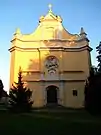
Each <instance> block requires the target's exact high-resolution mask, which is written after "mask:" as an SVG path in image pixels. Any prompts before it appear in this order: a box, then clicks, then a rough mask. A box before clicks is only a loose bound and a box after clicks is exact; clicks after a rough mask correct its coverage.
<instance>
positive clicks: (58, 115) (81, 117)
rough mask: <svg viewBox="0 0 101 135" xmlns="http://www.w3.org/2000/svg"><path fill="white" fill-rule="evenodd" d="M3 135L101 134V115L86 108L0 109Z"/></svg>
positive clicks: (0, 130)
mask: <svg viewBox="0 0 101 135" xmlns="http://www.w3.org/2000/svg"><path fill="white" fill-rule="evenodd" d="M0 121H1V122H0V134H1V133H2V134H3V135H7V134H10V135H30V134H33V135H74V134H77V135H80V134H82V135H99V134H101V117H97V116H92V115H90V114H89V113H87V112H86V111H84V110H61V111H60V110H51V111H50V110H48V109H47V110H41V111H40V110H37V111H34V112H33V113H30V114H27V113H23V114H11V113H9V112H4V111H0Z"/></svg>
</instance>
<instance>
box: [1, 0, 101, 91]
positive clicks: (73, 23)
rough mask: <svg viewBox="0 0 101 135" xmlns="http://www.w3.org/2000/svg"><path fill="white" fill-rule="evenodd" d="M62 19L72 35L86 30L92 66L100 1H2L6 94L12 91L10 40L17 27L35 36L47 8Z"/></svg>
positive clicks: (100, 36) (100, 27) (100, 32)
mask: <svg viewBox="0 0 101 135" xmlns="http://www.w3.org/2000/svg"><path fill="white" fill-rule="evenodd" d="M49 3H51V4H52V5H53V8H52V10H53V12H54V14H56V15H61V17H62V18H63V25H64V27H65V28H66V29H67V30H68V31H69V32H70V33H72V34H74V33H79V31H80V28H81V27H84V29H85V32H86V33H87V34H88V38H89V39H90V46H91V47H92V48H93V51H92V53H91V54H92V63H93V64H94V65H97V62H96V50H95V48H96V46H97V45H98V44H99V41H100V40H101V0H0V51H1V52H0V78H1V79H2V80H3V83H4V86H5V90H8V87H9V74H10V73H9V68H10V53H9V52H8V49H9V48H10V40H11V38H12V36H13V33H14V31H15V29H16V28H17V27H19V28H20V29H21V32H22V33H24V34H29V33H31V32H33V31H34V30H35V29H36V27H37V26H38V20H39V17H40V16H41V15H45V14H47V11H48V4H49Z"/></svg>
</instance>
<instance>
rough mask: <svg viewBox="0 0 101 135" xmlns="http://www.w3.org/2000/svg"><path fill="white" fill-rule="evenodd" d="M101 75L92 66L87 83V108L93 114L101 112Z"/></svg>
mask: <svg viewBox="0 0 101 135" xmlns="http://www.w3.org/2000/svg"><path fill="white" fill-rule="evenodd" d="M100 78H101V75H100V74H97V73H95V70H94V69H93V68H91V70H90V76H89V77H88V79H87V81H86V85H85V109H86V110H87V111H89V112H90V113H93V114H95V113H96V114H98V113H101V79H100Z"/></svg>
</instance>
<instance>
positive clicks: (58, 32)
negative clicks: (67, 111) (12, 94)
mask: <svg viewBox="0 0 101 135" xmlns="http://www.w3.org/2000/svg"><path fill="white" fill-rule="evenodd" d="M91 50H92V48H90V47H89V40H88V38H87V34H86V33H85V32H84V29H83V28H81V30H80V34H70V33H69V32H68V31H67V30H66V29H65V28H64V26H63V23H62V18H61V17H60V16H56V15H55V14H54V13H53V12H52V10H51V9H49V11H48V13H47V14H46V15H45V16H41V17H40V19H39V24H38V27H37V29H36V30H35V31H34V32H33V33H31V34H22V33H21V31H20V29H17V30H16V32H15V33H14V35H13V38H12V40H11V47H10V49H9V51H10V54H11V67H10V87H11V85H12V83H14V82H17V81H18V72H19V67H21V69H22V72H23V81H24V82H25V85H27V86H28V87H29V88H30V89H31V90H32V91H33V100H34V103H33V106H34V107H43V106H46V105H48V104H58V105H62V106H64V107H73V108H80V107H83V105H84V85H85V80H86V78H87V77H88V75H89V70H90V67H91V56H90V52H91Z"/></svg>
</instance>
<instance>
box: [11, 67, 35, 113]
mask: <svg viewBox="0 0 101 135" xmlns="http://www.w3.org/2000/svg"><path fill="white" fill-rule="evenodd" d="M31 96H32V91H31V90H30V89H29V88H27V87H25V86H24V82H23V81H22V71H21V68H20V70H19V73H18V83H16V82H15V85H12V88H11V89H10V93H9V104H10V109H11V110H12V111H17V112H23V111H30V109H31V108H32V104H33V102H32V100H31Z"/></svg>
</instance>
